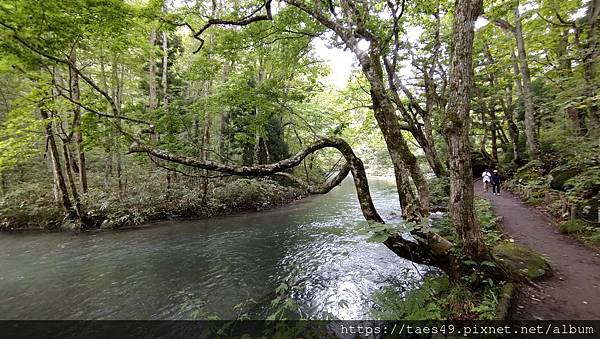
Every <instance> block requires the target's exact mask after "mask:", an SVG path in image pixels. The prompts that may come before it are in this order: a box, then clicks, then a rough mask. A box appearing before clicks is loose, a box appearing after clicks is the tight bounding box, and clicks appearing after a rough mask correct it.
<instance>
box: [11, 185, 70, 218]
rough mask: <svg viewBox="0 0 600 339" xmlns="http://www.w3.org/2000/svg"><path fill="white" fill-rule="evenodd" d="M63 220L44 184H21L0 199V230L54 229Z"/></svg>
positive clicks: (60, 211) (48, 188)
mask: <svg viewBox="0 0 600 339" xmlns="http://www.w3.org/2000/svg"><path fill="white" fill-rule="evenodd" d="M64 218H65V214H64V213H63V211H62V210H61V209H60V208H59V206H58V205H57V204H56V203H55V202H54V197H53V196H52V190H51V189H50V187H48V185H45V184H40V183H35V182H32V183H27V182H21V183H19V185H17V186H16V187H14V188H13V189H11V190H10V192H8V194H6V195H5V196H3V197H0V230H12V229H56V228H58V227H59V226H61V225H62V223H63V220H64Z"/></svg>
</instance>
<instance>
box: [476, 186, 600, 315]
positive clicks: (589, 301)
mask: <svg viewBox="0 0 600 339" xmlns="http://www.w3.org/2000/svg"><path fill="white" fill-rule="evenodd" d="M481 186H482V185H481V181H478V182H476V183H475V194H476V195H478V196H481V197H485V198H487V199H489V200H490V201H491V202H492V206H493V209H494V211H495V212H496V214H498V215H501V216H503V217H504V230H505V232H506V233H508V234H509V235H510V236H511V237H512V238H513V239H515V241H516V242H518V243H521V244H524V245H527V246H529V247H531V248H533V249H534V250H536V251H538V252H540V253H541V254H543V255H544V256H545V257H546V258H547V259H548V260H549V261H550V263H551V265H552V268H553V269H554V276H552V277H551V278H549V279H547V280H545V281H541V282H538V285H539V286H540V288H535V287H531V286H523V287H522V288H521V291H520V292H519V294H518V296H517V300H516V302H515V304H514V306H513V312H512V318H513V319H544V320H546V319H552V320H575V319H578V320H579V319H586V320H587V319H596V320H598V319H600V253H598V252H596V251H594V250H592V249H590V248H587V247H585V246H583V245H581V244H580V243H579V242H578V241H577V240H575V239H573V238H571V237H570V236H567V235H563V234H561V233H560V232H559V231H558V229H557V227H556V225H554V223H553V221H551V220H550V219H548V218H547V217H546V216H544V215H542V214H541V213H539V212H538V211H536V210H535V209H532V208H530V207H527V206H526V205H525V204H524V203H522V202H521V200H520V199H519V198H518V197H516V196H514V195H512V194H510V193H507V192H504V193H502V195H501V196H495V195H493V194H492V193H491V188H490V193H484V192H483V189H482V187H481Z"/></svg>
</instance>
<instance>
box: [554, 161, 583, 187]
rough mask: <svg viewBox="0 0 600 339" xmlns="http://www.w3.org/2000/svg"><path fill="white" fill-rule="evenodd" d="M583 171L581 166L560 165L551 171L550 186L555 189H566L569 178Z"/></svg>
mask: <svg viewBox="0 0 600 339" xmlns="http://www.w3.org/2000/svg"><path fill="white" fill-rule="evenodd" d="M580 173H581V168H578V167H574V166H568V165H567V166H558V167H555V168H553V169H552V170H551V171H550V173H549V174H550V187H552V188H553V189H555V190H564V189H565V183H566V182H567V180H569V179H571V178H573V177H575V176H576V175H578V174H580Z"/></svg>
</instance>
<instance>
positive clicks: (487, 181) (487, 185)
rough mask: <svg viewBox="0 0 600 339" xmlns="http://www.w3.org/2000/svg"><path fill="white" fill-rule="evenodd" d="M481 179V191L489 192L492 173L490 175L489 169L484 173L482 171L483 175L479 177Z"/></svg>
mask: <svg viewBox="0 0 600 339" xmlns="http://www.w3.org/2000/svg"><path fill="white" fill-rule="evenodd" d="M481 177H482V178H483V190H484V191H485V192H486V193H487V192H489V190H490V182H491V181H492V173H490V170H489V169H486V170H485V171H483V174H482V175H481Z"/></svg>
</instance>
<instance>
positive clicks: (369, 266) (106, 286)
mask: <svg viewBox="0 0 600 339" xmlns="http://www.w3.org/2000/svg"><path fill="white" fill-rule="evenodd" d="M371 189H372V194H373V199H374V202H375V205H376V207H377V208H378V210H379V212H380V214H381V215H382V216H383V217H384V218H385V219H387V220H391V219H394V218H397V217H395V213H397V212H398V210H399V206H398V196H397V194H396V190H395V186H394V183H393V182H392V181H389V180H381V179H376V180H372V181H371ZM362 223H364V221H363V218H362V214H361V212H360V209H359V206H358V201H357V199H356V195H355V191H354V186H353V184H352V181H351V180H348V179H347V180H346V181H345V182H344V183H343V184H342V185H340V186H339V187H337V188H335V189H334V190H333V191H332V192H330V193H329V194H327V195H322V196H314V197H310V198H307V199H304V200H303V201H300V202H297V203H294V204H292V205H289V206H285V207H281V208H278V209H273V210H269V211H262V212H257V213H245V214H241V215H234V216H227V217H218V218H213V219H206V220H189V221H168V222H161V223H157V224H156V225H154V226H153V227H148V228H141V229H132V230H124V231H108V232H96V233H86V234H70V233H5V234H0V319H191V318H210V317H214V316H216V317H219V318H221V319H232V318H235V317H236V315H237V314H238V313H239V311H238V309H239V307H238V308H236V307H235V306H236V305H241V306H242V307H241V309H243V310H247V309H250V310H251V311H250V316H251V317H255V318H264V317H266V316H267V315H268V314H269V312H270V310H269V307H268V305H270V302H271V300H272V299H274V298H275V297H276V296H277V295H276V294H275V290H276V289H277V287H278V286H280V284H281V283H282V282H286V284H287V285H293V286H296V288H295V289H294V290H295V291H296V292H295V293H294V294H293V295H292V298H293V299H294V300H295V302H296V303H297V304H298V305H299V307H300V314H301V315H302V316H303V317H305V318H319V319H322V318H328V317H329V318H331V317H335V318H338V319H367V318H369V310H370V309H371V308H372V307H373V292H375V291H377V290H378V289H380V288H382V287H384V286H389V285H392V286H395V287H398V288H399V289H402V288H403V287H405V286H408V285H409V284H408V282H409V281H413V282H414V281H415V280H416V279H418V277H419V276H420V275H421V274H423V273H424V272H426V271H427V268H425V267H418V266H416V265H413V264H412V263H410V262H408V261H406V260H403V259H401V258H399V257H397V256H396V255H395V254H393V253H392V252H391V251H390V250H388V249H387V248H386V247H385V246H384V245H382V244H375V243H368V242H366V237H365V236H363V235H359V234H358V233H357V232H356V228H357V226H358V225H361V224H362ZM250 306H254V307H250Z"/></svg>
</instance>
